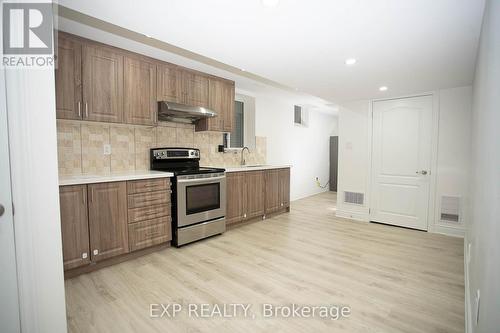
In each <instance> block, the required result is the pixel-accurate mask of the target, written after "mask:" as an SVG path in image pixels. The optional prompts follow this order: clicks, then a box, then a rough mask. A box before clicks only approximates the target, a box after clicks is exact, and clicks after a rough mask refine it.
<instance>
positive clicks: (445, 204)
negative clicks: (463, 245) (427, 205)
mask: <svg viewBox="0 0 500 333" xmlns="http://www.w3.org/2000/svg"><path fill="white" fill-rule="evenodd" d="M440 220H441V221H443V222H451V223H459V222H460V197H454V196H446V195H443V196H442V197H441V218H440Z"/></svg>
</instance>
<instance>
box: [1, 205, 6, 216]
mask: <svg viewBox="0 0 500 333" xmlns="http://www.w3.org/2000/svg"><path fill="white" fill-rule="evenodd" d="M3 213H5V207H4V206H3V205H2V204H0V216H3Z"/></svg>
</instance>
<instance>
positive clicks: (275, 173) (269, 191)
mask: <svg viewBox="0 0 500 333" xmlns="http://www.w3.org/2000/svg"><path fill="white" fill-rule="evenodd" d="M279 193H280V177H279V170H278V169H274V170H266V214H268V213H272V212H275V211H277V210H279V209H280V207H281V198H280V194H279Z"/></svg>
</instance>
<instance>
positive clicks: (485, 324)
mask: <svg viewBox="0 0 500 333" xmlns="http://www.w3.org/2000/svg"><path fill="white" fill-rule="evenodd" d="M499 87H500V1H498V0H492V1H488V2H487V5H486V9H485V14H484V21H483V28H482V33H481V42H480V46H479V53H478V59H477V63H476V73H475V78H474V85H473V113H472V156H471V160H472V173H471V178H472V182H471V218H470V219H469V220H468V221H467V231H466V243H470V244H471V257H470V264H469V267H468V271H469V274H467V273H466V277H467V276H469V278H470V279H469V280H468V284H469V288H467V290H466V292H467V293H466V299H470V302H471V307H469V309H470V310H472V311H471V312H472V316H471V317H469V318H467V319H472V320H468V323H469V325H470V327H471V328H472V329H471V330H469V332H475V333H487V332H488V333H489V332H498V328H499V327H500V316H499V315H498V314H499V313H500V282H499V281H500V146H499V144H500V130H499V128H498V125H499V124H500V90H499V89H500V88H499ZM466 272H467V271H466ZM466 285H467V281H466ZM476 290H480V294H481V306H480V311H481V313H480V315H479V324H478V325H477V326H476V325H475V319H476V316H475V313H476V304H475V295H476ZM468 296H470V298H469V297H468Z"/></svg>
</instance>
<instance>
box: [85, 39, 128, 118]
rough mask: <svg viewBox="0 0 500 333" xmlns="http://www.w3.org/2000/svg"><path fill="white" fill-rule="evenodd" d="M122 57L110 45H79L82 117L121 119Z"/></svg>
mask: <svg viewBox="0 0 500 333" xmlns="http://www.w3.org/2000/svg"><path fill="white" fill-rule="evenodd" d="M123 58H124V57H123V54H122V53H120V52H118V50H116V49H114V48H111V47H106V46H102V45H100V44H96V43H85V45H84V46H83V71H82V75H83V102H84V109H85V114H84V119H85V120H95V121H105V122H114V123H119V122H123Z"/></svg>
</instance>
